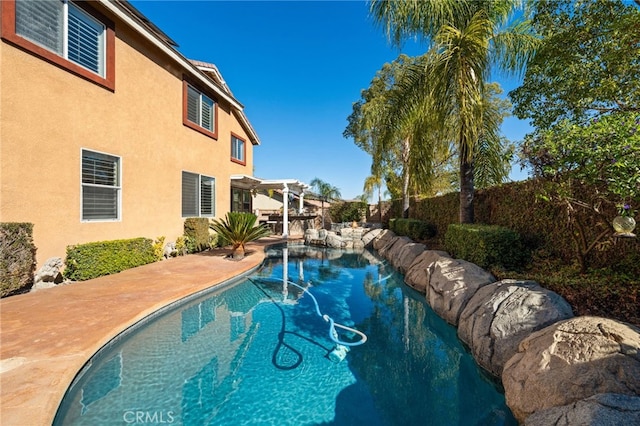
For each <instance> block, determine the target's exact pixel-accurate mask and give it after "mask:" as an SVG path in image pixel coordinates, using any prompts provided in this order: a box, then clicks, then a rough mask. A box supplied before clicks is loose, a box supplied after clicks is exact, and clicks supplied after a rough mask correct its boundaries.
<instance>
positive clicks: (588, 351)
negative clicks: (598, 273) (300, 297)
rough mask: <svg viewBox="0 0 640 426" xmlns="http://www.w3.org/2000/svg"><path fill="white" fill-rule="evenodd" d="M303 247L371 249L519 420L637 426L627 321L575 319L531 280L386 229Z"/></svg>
mask: <svg viewBox="0 0 640 426" xmlns="http://www.w3.org/2000/svg"><path fill="white" fill-rule="evenodd" d="M305 244H312V245H321V246H327V247H334V248H358V247H367V248H373V249H374V250H377V252H378V254H379V255H380V256H382V257H383V258H385V259H387V260H388V261H389V262H390V263H391V264H392V265H393V266H394V267H395V268H396V269H398V270H399V272H401V273H403V274H404V276H405V283H406V284H407V285H409V286H410V287H412V288H414V289H416V290H417V291H419V292H421V293H422V294H424V295H425V299H426V301H427V302H428V303H429V305H430V306H431V307H432V308H433V310H434V311H435V312H436V313H437V314H438V315H440V316H441V317H442V318H444V319H445V320H446V321H447V322H449V323H450V324H452V325H454V326H457V327H458V337H459V338H460V339H461V340H462V341H463V342H464V343H466V344H467V345H468V346H469V348H470V350H471V353H472V354H473V356H474V358H475V359H476V362H477V363H478V364H479V365H480V366H482V367H483V368H484V369H485V370H486V371H488V372H489V373H491V374H492V375H494V376H495V377H497V378H500V379H501V380H502V384H503V386H504V389H505V399H506V402H507V405H508V406H509V408H510V409H511V411H512V412H513V414H514V416H515V417H516V419H518V421H519V422H520V423H522V424H525V425H528V426H543V425H544V426H547V425H554V424H558V425H559V424H563V425H564V424H568V425H571V424H580V425H611V424H640V330H639V329H638V328H636V327H634V326H632V325H631V324H627V323H624V322H621V321H615V320H611V319H608V318H600V317H590V316H583V317H574V316H573V312H572V310H571V307H570V306H569V304H568V303H567V302H566V301H565V300H564V299H563V298H562V297H561V296H560V295H558V294H557V293H554V292H552V291H550V290H548V289H545V288H543V287H541V286H540V285H539V284H537V283H536V282H533V281H517V280H502V281H497V282H496V279H495V278H494V277H493V276H492V275H491V274H490V273H489V272H487V271H484V270H483V269H481V268H480V267H478V266H477V265H475V264H473V263H470V262H466V261H464V260H460V259H453V258H452V257H451V256H449V254H448V253H446V252H443V251H435V250H428V249H427V248H426V247H425V246H424V245H423V244H417V243H415V242H413V241H411V240H410V239H409V238H407V237H399V236H397V235H395V233H393V231H390V230H382V229H374V230H369V229H366V228H344V229H342V230H340V231H339V232H331V231H329V232H327V231H324V230H320V231H318V230H308V231H307V232H306V233H305ZM571 419H573V420H571Z"/></svg>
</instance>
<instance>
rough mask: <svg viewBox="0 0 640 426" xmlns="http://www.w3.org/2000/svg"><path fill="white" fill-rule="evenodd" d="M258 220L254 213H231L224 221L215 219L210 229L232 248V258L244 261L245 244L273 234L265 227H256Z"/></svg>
mask: <svg viewBox="0 0 640 426" xmlns="http://www.w3.org/2000/svg"><path fill="white" fill-rule="evenodd" d="M256 219H257V216H256V215H254V214H253V213H240V212H229V213H227V214H226V216H225V218H224V219H223V220H219V219H214V220H213V223H212V224H211V225H210V227H211V229H213V230H214V231H215V232H216V233H217V234H218V237H219V238H220V239H221V240H222V241H224V242H225V243H227V244H229V245H231V246H232V249H231V257H232V258H233V259H242V258H244V255H245V250H244V246H245V244H247V243H249V242H251V241H255V240H257V239H258V238H262V237H266V236H267V235H269V234H270V233H271V230H270V229H269V228H267V227H266V226H264V225H258V226H256ZM238 249H240V250H238Z"/></svg>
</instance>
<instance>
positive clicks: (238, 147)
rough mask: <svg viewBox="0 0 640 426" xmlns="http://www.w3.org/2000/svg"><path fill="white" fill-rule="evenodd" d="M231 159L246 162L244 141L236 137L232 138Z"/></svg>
mask: <svg viewBox="0 0 640 426" xmlns="http://www.w3.org/2000/svg"><path fill="white" fill-rule="evenodd" d="M231 157H232V158H235V159H236V160H239V161H244V141H243V140H242V139H238V138H236V137H235V136H231Z"/></svg>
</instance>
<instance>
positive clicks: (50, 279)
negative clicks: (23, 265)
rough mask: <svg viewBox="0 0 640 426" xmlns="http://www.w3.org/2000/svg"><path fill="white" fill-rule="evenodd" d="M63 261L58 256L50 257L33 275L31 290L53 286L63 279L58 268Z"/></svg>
mask: <svg viewBox="0 0 640 426" xmlns="http://www.w3.org/2000/svg"><path fill="white" fill-rule="evenodd" d="M63 265H64V262H63V261H62V258H60V257H50V258H49V259H47V261H46V262H44V265H42V267H41V268H40V269H38V272H36V274H35V275H34V277H33V287H31V290H32V291H35V290H40V289H43V288H50V287H55V286H56V285H58V284H60V283H61V282H62V281H64V279H63V277H62V273H61V272H60V270H61V269H62V266H63Z"/></svg>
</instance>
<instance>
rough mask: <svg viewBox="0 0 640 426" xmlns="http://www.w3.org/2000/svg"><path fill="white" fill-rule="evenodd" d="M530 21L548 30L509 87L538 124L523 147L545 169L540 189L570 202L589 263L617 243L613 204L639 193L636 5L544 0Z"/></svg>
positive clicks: (523, 114)
mask: <svg viewBox="0 0 640 426" xmlns="http://www.w3.org/2000/svg"><path fill="white" fill-rule="evenodd" d="M533 22H534V25H535V28H536V30H537V31H538V32H539V33H540V34H542V35H543V36H544V39H543V40H542V43H541V45H540V47H539V49H538V52H537V54H536V56H535V58H534V59H533V60H532V61H531V63H530V66H529V67H528V69H527V72H526V75H525V78H524V82H523V84H522V86H521V87H519V88H518V89H516V90H514V91H513V92H511V93H510V94H509V95H510V97H511V99H512V101H513V102H514V105H515V109H514V111H515V114H516V115H517V116H518V117H520V118H523V119H530V120H531V121H532V122H533V124H534V126H535V128H534V131H533V132H532V133H531V134H529V135H527V136H526V138H525V143H524V145H523V149H522V153H521V155H522V158H523V163H524V164H526V165H528V166H529V167H530V168H531V170H532V172H533V175H534V176H536V177H539V178H541V179H540V181H541V183H542V184H543V187H542V189H541V191H540V194H541V197H542V198H543V199H546V200H548V201H550V202H553V203H555V204H558V205H562V206H564V207H565V208H564V209H563V211H565V212H566V214H567V223H568V224H569V225H570V232H571V235H572V237H573V238H574V241H575V248H576V259H577V261H578V264H579V266H580V269H581V270H583V271H584V270H586V269H587V268H588V266H589V255H590V254H591V253H592V252H593V251H594V250H596V249H599V248H606V246H607V244H610V243H611V242H612V240H611V238H610V237H611V236H612V235H613V228H612V226H611V219H612V218H611V217H610V215H611V214H612V213H611V212H612V211H615V210H614V208H615V207H618V208H620V207H621V206H624V205H625V204H626V205H630V204H632V203H633V202H634V200H637V199H638V198H639V197H640V136H639V133H638V131H639V130H640V37H639V35H638V34H640V33H639V32H638V28H640V9H638V7H636V6H634V5H632V4H630V3H626V4H625V3H624V2H620V1H609V0H585V1H581V2H572V1H568V0H560V1H558V0H554V1H549V0H540V1H538V2H536V3H535V13H534V18H533ZM585 186H587V187H589V188H590V189H589V190H588V191H584V190H581V188H583V187H585ZM632 208H633V209H637V206H631V207H630V208H629V210H631V209H632ZM586 215H588V216H589V218H590V219H591V220H592V221H594V222H595V223H596V226H595V229H593V228H594V226H590V227H587V226H586V225H585V223H584V222H585V219H584V217H585V216H586Z"/></svg>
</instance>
